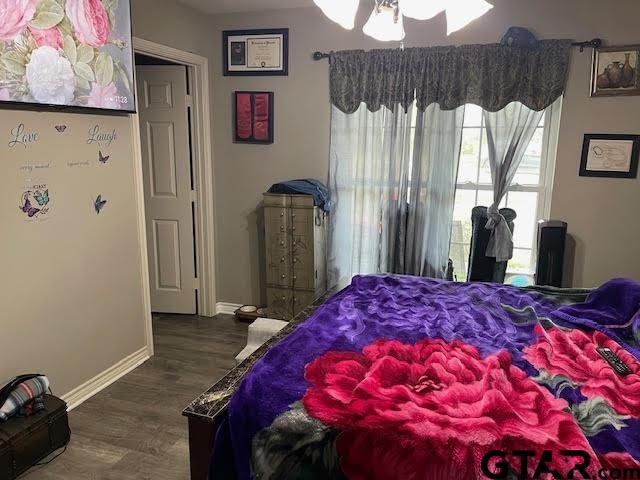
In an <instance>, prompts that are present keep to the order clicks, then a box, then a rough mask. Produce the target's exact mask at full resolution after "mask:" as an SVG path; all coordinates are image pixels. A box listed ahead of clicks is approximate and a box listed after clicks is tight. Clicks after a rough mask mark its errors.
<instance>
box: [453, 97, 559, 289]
mask: <svg viewBox="0 0 640 480" xmlns="http://www.w3.org/2000/svg"><path fill="white" fill-rule="evenodd" d="M558 111H559V109H558V108H557V107H556V106H552V107H549V109H548V110H547V112H546V114H545V116H544V117H543V118H542V121H541V122H540V125H539V126H538V128H537V129H536V133H535V135H534V136H533V139H532V140H531V143H530V144H529V147H528V149H527V153H526V154H525V157H524V159H523V161H522V163H521V164H520V166H519V168H518V172H517V173H516V176H515V178H514V181H513V183H512V184H511V187H510V188H509V192H508V193H507V195H506V197H505V199H504V200H503V201H502V203H501V204H500V208H504V207H508V208H512V209H514V210H515V211H516V212H517V214H518V217H517V218H516V220H515V230H514V236H513V242H514V256H513V259H512V260H511V261H510V262H509V266H508V270H507V271H508V273H511V274H515V273H518V274H525V275H531V274H533V273H534V271H535V263H536V240H537V238H536V237H537V223H538V221H539V220H541V219H542V218H545V217H547V216H548V215H549V205H550V200H551V198H550V197H551V190H552V187H553V171H554V155H553V154H550V152H553V151H554V149H553V148H550V147H549V145H550V144H551V143H553V138H552V135H551V132H552V131H553V129H552V128H551V126H552V124H554V123H555V122H557V116H558V115H557V112H558ZM492 203H493V186H492V184H491V170H490V167H489V157H488V153H487V135H486V128H485V125H484V118H483V115H482V109H481V108H480V107H478V106H476V105H467V106H466V107H465V117H464V125H463V134H462V148H461V152H460V163H459V167H458V180H457V188H456V198H455V206H454V214H453V230H452V234H451V250H450V257H451V259H452V260H453V262H454V266H455V269H456V277H457V279H458V280H465V279H466V277H467V270H468V267H469V265H468V263H469V250H470V244H471V210H472V209H473V207H475V206H477V205H482V206H487V207H488V206H490V205H491V204H492Z"/></svg>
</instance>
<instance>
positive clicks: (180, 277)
mask: <svg viewBox="0 0 640 480" xmlns="http://www.w3.org/2000/svg"><path fill="white" fill-rule="evenodd" d="M134 50H135V53H136V78H137V82H136V84H137V91H138V97H137V101H138V115H137V116H136V118H135V119H134V130H137V132H134V137H135V138H134V140H135V141H136V143H137V142H139V147H140V148H137V149H136V151H137V152H138V155H137V158H136V160H137V166H138V167H139V168H138V177H139V178H138V179H137V180H138V182H137V183H138V202H139V205H140V206H142V203H144V208H141V209H140V210H141V212H142V213H141V214H140V215H139V224H140V227H141V230H143V232H144V233H145V235H144V237H146V239H147V242H146V245H144V246H142V245H141V253H142V256H143V269H144V273H148V275H145V281H144V282H143V283H144V284H146V285H145V287H146V288H145V290H146V292H145V293H146V294H147V293H148V296H147V304H148V310H149V312H148V315H147V316H148V317H149V329H148V330H149V331H150V330H151V326H150V322H151V319H150V317H151V311H153V312H158V313H180V314H196V313H197V314H198V315H202V316H209V317H211V316H214V315H215V313H216V311H215V310H216V309H215V305H216V303H215V275H214V272H215V264H214V260H213V251H214V245H213V240H214V234H213V218H214V215H213V165H212V158H211V138H210V117H209V88H208V62H207V59H206V58H204V57H200V56H198V55H194V54H191V53H188V52H183V51H180V50H176V49H173V48H170V47H166V46H164V45H159V44H156V43H153V42H149V41H146V40H141V39H137V38H135V39H134Z"/></svg>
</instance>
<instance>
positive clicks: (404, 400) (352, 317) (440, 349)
mask: <svg viewBox="0 0 640 480" xmlns="http://www.w3.org/2000/svg"><path fill="white" fill-rule="evenodd" d="M602 349H605V350H602ZM611 353H613V354H614V355H613V356H614V359H616V360H620V361H621V362H622V364H621V365H620V364H618V365H617V367H618V368H620V369H623V370H624V369H626V370H625V371H624V372H622V371H621V372H620V373H618V372H616V371H615V370H614V367H615V366H616V363H615V361H611V363H610V362H608V361H607V360H606V359H605V356H607V355H611ZM639 359H640V284H639V283H637V282H634V281H632V280H624V279H618V280H612V281H610V282H607V283H606V284H604V285H603V286H602V287H600V288H598V289H595V290H593V291H583V290H559V289H519V288H515V287H509V286H502V285H495V284H482V283H476V284H466V283H453V282H443V281H437V280H430V279H424V278H416V277H404V276H358V277H355V278H354V279H353V281H352V283H351V285H349V286H348V287H347V288H346V289H344V290H342V291H341V292H339V293H337V294H335V295H333V296H331V297H330V298H326V299H322V302H320V303H319V304H316V305H314V306H312V307H310V308H309V309H308V311H307V312H304V314H303V315H302V316H300V317H298V318H297V319H296V320H294V321H293V322H291V324H290V325H289V326H288V327H287V328H286V329H285V330H283V331H282V332H280V334H279V335H278V336H277V337H276V338H274V339H272V341H271V342H269V343H268V344H267V345H265V346H263V348H262V349H260V350H258V351H257V352H256V353H255V354H254V355H252V357H250V358H249V359H247V360H246V361H245V362H244V363H243V364H241V365H240V366H239V367H238V368H237V369H235V370H234V371H232V372H230V374H229V375H227V376H226V377H225V378H224V379H223V380H221V382H219V383H218V384H216V385H214V386H213V387H212V388H211V389H209V390H208V391H207V392H205V393H204V394H203V395H202V396H200V397H199V398H198V399H196V400H194V402H193V403H192V404H191V405H190V406H189V407H188V408H187V409H186V410H185V412H184V414H185V415H186V416H187V417H189V426H190V449H191V461H192V478H194V479H200V478H206V476H207V471H208V473H209V474H210V477H211V478H213V479H222V478H224V479H226V478H230V479H232V478H233V479H242V480H245V479H250V478H257V479H327V478H336V479H345V478H346V479H396V478H397V479H403V480H411V479H415V480H423V479H424V480H427V479H429V480H439V479H442V480H445V479H446V480H451V479H463V480H464V479H469V480H473V479H481V478H482V479H484V478H534V477H535V475H536V474H537V475H538V477H536V478H552V476H550V475H553V474H552V473H550V472H556V476H557V478H571V477H569V475H570V474H572V475H573V478H587V476H588V477H592V478H616V476H615V475H616V474H617V473H616V472H617V471H618V470H619V471H620V472H625V471H627V472H636V470H635V469H637V474H638V477H627V478H640V462H639V460H640V363H639V362H638V360H639ZM194 468H195V470H194ZM603 475H605V476H603ZM606 475H609V476H606ZM618 478H624V477H618Z"/></svg>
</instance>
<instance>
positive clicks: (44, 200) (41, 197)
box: [33, 190, 49, 207]
mask: <svg viewBox="0 0 640 480" xmlns="http://www.w3.org/2000/svg"><path fill="white" fill-rule="evenodd" d="M33 198H35V199H36V202H38V205H40V206H41V207H44V206H45V205H47V204H48V203H49V190H45V191H44V192H41V191H37V192H36V193H34V194H33Z"/></svg>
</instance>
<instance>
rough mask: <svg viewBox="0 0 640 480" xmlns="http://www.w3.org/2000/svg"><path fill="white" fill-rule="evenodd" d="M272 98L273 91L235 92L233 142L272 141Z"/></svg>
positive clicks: (263, 142) (260, 142)
mask: <svg viewBox="0 0 640 480" xmlns="http://www.w3.org/2000/svg"><path fill="white" fill-rule="evenodd" d="M273 98H274V96H273V92H235V96H234V112H235V115H234V135H233V136H234V142H235V143H253V144H262V145H270V144H272V143H273V140H274V135H273V124H274V118H273Z"/></svg>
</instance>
